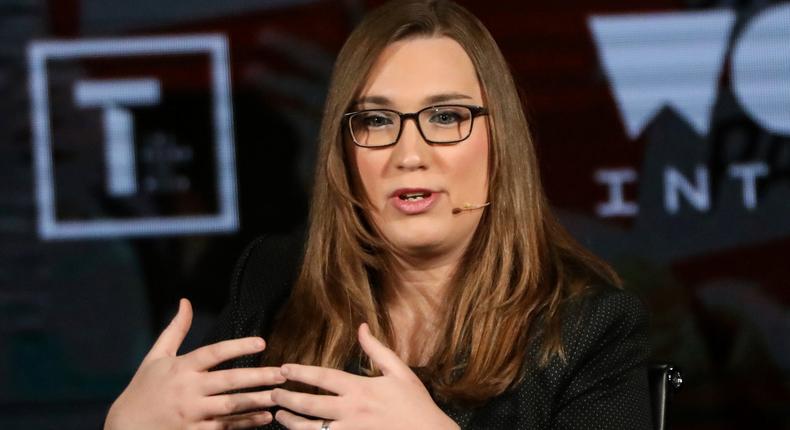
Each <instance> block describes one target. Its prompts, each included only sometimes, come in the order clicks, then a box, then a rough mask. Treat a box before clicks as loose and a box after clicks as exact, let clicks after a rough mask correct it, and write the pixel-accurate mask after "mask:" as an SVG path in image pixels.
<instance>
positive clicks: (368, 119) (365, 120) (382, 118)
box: [362, 112, 392, 128]
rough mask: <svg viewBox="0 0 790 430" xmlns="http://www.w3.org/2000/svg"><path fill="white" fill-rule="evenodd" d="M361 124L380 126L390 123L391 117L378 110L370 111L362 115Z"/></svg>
mask: <svg viewBox="0 0 790 430" xmlns="http://www.w3.org/2000/svg"><path fill="white" fill-rule="evenodd" d="M362 124H364V125H365V127H367V128H380V127H384V126H387V125H391V124H392V119H390V118H389V117H387V116H386V115H383V114H382V113H380V112H370V113H367V114H365V115H364V116H363V117H362Z"/></svg>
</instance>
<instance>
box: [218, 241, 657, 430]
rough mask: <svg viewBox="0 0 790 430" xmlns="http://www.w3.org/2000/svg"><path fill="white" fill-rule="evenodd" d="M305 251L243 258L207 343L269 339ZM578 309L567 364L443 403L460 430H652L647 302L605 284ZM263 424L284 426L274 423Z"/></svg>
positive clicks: (241, 361)
mask: <svg viewBox="0 0 790 430" xmlns="http://www.w3.org/2000/svg"><path fill="white" fill-rule="evenodd" d="M302 248H303V242H302V239H301V238H300V237H290V238H285V237H282V238H268V239H263V238H259V239H258V240H256V241H255V242H253V243H252V244H251V245H250V246H249V247H248V248H247V250H246V251H245V252H244V254H243V255H242V257H241V259H240V260H239V263H238V265H237V267H236V271H235V273H234V275H233V281H232V285H231V292H230V299H229V302H228V304H227V306H226V307H225V308H224V310H223V311H222V314H221V315H220V317H219V321H218V323H217V325H216V327H215V328H214V330H213V332H212V333H211V334H210V335H209V336H208V338H207V339H206V343H214V342H217V341H220V340H224V339H233V338H239V337H245V336H262V337H263V338H264V339H267V338H268V334H269V333H270V331H271V327H272V323H273V319H274V316H275V314H276V312H277V310H278V309H279V308H280V307H281V306H283V305H284V303H285V301H286V299H287V298H288V294H289V292H290V288H291V285H292V283H293V281H294V279H295V278H296V275H297V271H298V267H299V264H300V263H301V257H302ZM575 309H576V311H575V312H573V314H574V315H573V316H574V317H575V318H573V321H574V323H567V324H565V326H564V328H563V336H564V337H563V340H564V344H565V347H566V353H567V362H565V363H563V362H561V361H560V360H558V359H557V360H554V361H552V362H551V363H550V364H549V365H548V366H546V367H543V368H530V369H529V370H528V371H527V374H526V378H525V379H524V382H523V383H521V384H520V385H519V386H517V387H516V388H515V389H513V390H511V391H508V392H505V393H503V394H501V395H499V396H497V397H494V398H492V399H490V400H489V401H488V402H487V403H486V404H485V405H483V406H481V407H478V408H474V409H469V408H460V407H455V406H453V405H447V404H442V403H440V402H437V404H438V406H439V407H440V408H441V409H442V410H443V411H444V412H445V413H446V414H447V415H448V416H450V417H451V418H452V419H453V420H454V421H455V422H457V423H458V424H459V425H460V426H461V428H463V429H509V430H513V429H516V430H518V429H547V428H557V429H585V430H596V429H651V428H652V424H651V421H652V418H651V410H650V402H649V392H648V382H647V370H646V367H645V359H646V358H647V354H648V343H647V315H646V311H645V308H644V305H643V304H642V302H641V301H640V300H639V299H638V298H636V297H635V296H634V295H633V294H631V293H628V292H625V291H622V290H619V289H616V288H612V287H606V288H598V289H597V291H596V292H595V293H593V294H591V295H588V296H586V298H585V299H584V300H583V303H581V304H580V305H579V306H578V307H576V308H575ZM578 317H580V319H579V318H578ZM569 321H570V320H569ZM536 352H537V348H536V347H533V348H530V350H529V351H526V352H525V353H527V354H529V355H530V357H532V358H534V357H535V354H536ZM260 358H261V357H260V356H258V355H252V356H245V357H241V358H238V359H235V360H232V361H231V362H228V363H226V364H225V365H224V366H222V367H252V366H256V365H258V363H260ZM346 370H351V369H346ZM351 371H353V370H351ZM265 428H267V429H282V428H284V427H282V426H281V425H280V424H279V423H277V422H276V421H274V422H273V423H272V424H270V425H268V426H266V427H265Z"/></svg>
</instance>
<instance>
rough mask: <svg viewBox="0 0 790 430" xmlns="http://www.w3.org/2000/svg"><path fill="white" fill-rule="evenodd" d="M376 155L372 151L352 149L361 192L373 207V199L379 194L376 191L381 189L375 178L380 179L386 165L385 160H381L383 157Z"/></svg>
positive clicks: (374, 201)
mask: <svg viewBox="0 0 790 430" xmlns="http://www.w3.org/2000/svg"><path fill="white" fill-rule="evenodd" d="M377 155H378V154H377V153H376V152H374V151H360V150H359V148H354V160H355V162H356V165H357V171H358V172H359V178H360V181H361V182H362V187H363V191H364V192H365V195H366V196H367V197H368V199H369V200H370V202H371V203H372V204H373V205H374V206H377V201H376V199H375V198H373V197H374V196H376V195H378V194H379V192H378V191H379V188H380V187H381V183H380V181H379V180H378V179H377V178H379V177H381V170H382V169H383V168H384V165H385V163H386V160H385V159H382V158H383V157H380V156H377ZM377 208H378V207H377Z"/></svg>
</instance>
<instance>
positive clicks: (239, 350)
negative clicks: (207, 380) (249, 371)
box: [181, 337, 266, 370]
mask: <svg viewBox="0 0 790 430" xmlns="http://www.w3.org/2000/svg"><path fill="white" fill-rule="evenodd" d="M264 348H266V342H264V341H263V339H261V338H260V337H245V338H241V339H231V340H224V341H222V342H217V343H212V344H211V345H206V346H204V347H202V348H198V349H196V350H194V351H192V352H190V353H188V354H184V355H183V356H181V358H182V359H183V360H184V363H185V365H186V366H188V367H189V368H191V369H194V370H208V369H210V368H212V367H214V366H216V365H218V364H220V363H222V362H224V361H228V360H230V359H231V358H236V357H240V356H242V355H248V354H254V353H256V352H261V351H263V349H264Z"/></svg>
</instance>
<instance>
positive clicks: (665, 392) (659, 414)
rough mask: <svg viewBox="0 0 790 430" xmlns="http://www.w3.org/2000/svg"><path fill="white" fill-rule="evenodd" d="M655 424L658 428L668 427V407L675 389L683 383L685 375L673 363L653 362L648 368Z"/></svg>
mask: <svg viewBox="0 0 790 430" xmlns="http://www.w3.org/2000/svg"><path fill="white" fill-rule="evenodd" d="M647 375H648V382H649V384H650V401H651V403H652V404H651V406H652V407H653V424H654V428H655V429H656V430H665V429H667V428H668V427H667V409H668V407H669V400H670V396H671V394H672V392H673V391H675V390H677V389H678V388H680V386H681V385H683V376H682V375H681V374H680V371H679V370H677V369H676V368H675V367H674V366H672V365H671V364H652V365H650V366H648V369H647Z"/></svg>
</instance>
